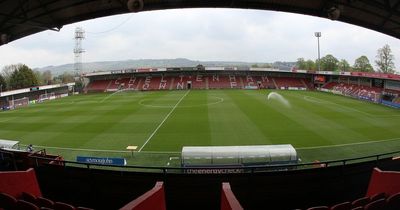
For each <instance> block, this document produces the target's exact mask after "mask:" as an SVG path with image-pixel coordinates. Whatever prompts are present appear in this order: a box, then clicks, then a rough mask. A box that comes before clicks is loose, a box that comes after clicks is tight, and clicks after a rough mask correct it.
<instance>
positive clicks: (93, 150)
mask: <svg viewBox="0 0 400 210" xmlns="http://www.w3.org/2000/svg"><path fill="white" fill-rule="evenodd" d="M21 146H27V145H25V144H21ZM33 146H34V147H38V148H44V149H59V150H72V151H74V150H75V151H86V152H116V153H117V152H118V153H121V152H123V153H131V151H125V150H108V149H80V148H69V147H48V146H41V145H33Z"/></svg>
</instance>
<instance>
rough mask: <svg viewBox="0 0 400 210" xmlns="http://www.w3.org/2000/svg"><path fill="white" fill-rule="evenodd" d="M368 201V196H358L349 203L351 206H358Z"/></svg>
mask: <svg viewBox="0 0 400 210" xmlns="http://www.w3.org/2000/svg"><path fill="white" fill-rule="evenodd" d="M369 202H370V199H369V197H362V198H359V199H357V200H355V201H353V202H352V203H351V206H352V207H353V208H356V207H360V206H361V207H364V206H365V205H367V204H368V203H369Z"/></svg>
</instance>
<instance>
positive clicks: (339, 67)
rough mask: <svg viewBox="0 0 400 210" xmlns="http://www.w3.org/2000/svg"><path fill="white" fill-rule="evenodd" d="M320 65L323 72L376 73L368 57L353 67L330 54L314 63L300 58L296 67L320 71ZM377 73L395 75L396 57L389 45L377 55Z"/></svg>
mask: <svg viewBox="0 0 400 210" xmlns="http://www.w3.org/2000/svg"><path fill="white" fill-rule="evenodd" d="M318 64H319V65H320V70H321V71H357V72H375V69H374V68H373V67H372V65H371V63H370V61H369V59H368V57H367V56H365V55H362V56H360V57H358V58H357V59H356V60H355V61H354V64H353V66H350V64H349V62H348V61H347V60H346V59H340V60H338V59H337V58H335V57H334V56H333V55H331V54H328V55H326V56H324V57H322V58H321V59H320V60H318V59H317V60H316V61H313V60H311V59H308V60H305V59H304V58H298V59H297V62H296V67H297V68H298V69H303V70H318ZM375 64H376V67H377V69H376V71H377V72H381V73H394V72H395V65H394V56H393V54H392V50H391V49H390V46H389V45H387V44H386V45H384V46H383V47H382V48H379V49H378V51H377V55H376V60H375Z"/></svg>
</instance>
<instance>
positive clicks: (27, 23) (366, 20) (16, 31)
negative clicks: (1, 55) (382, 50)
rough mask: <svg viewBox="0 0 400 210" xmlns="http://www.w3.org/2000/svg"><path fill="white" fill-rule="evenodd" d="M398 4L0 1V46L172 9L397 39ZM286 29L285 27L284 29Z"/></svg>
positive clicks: (378, 0) (338, 0)
mask: <svg viewBox="0 0 400 210" xmlns="http://www.w3.org/2000/svg"><path fill="white" fill-rule="evenodd" d="M399 5H400V0H332V1H326V0H73V1H72V0H24V1H20V0H2V1H0V45H2V44H6V43H8V42H10V41H14V40H16V39H19V38H22V37H24V36H28V35H31V34H34V33H37V32H40V31H44V30H56V31H57V30H60V29H61V28H62V27H63V26H64V25H66V24H70V23H74V22H79V21H83V20H88V19H93V18H98V17H104V16H110V15H116V14H122V13H129V12H141V11H150V10H161V9H176V8H206V7H212V8H215V7H219V8H243V9H262V10H275V11H284V12H293V13H300V14H307V15H313V16H318V17H323V18H329V19H332V20H338V21H343V22H347V23H351V24H355V25H359V26H362V27H365V28H369V29H372V30H375V31H379V32H382V33H385V34H388V35H391V36H393V37H396V38H400V6H399ZM288 27H289V26H288Z"/></svg>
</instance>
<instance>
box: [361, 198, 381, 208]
mask: <svg viewBox="0 0 400 210" xmlns="http://www.w3.org/2000/svg"><path fill="white" fill-rule="evenodd" d="M385 206H386V201H385V199H379V200H376V201H372V202H371V203H369V204H367V205H366V206H365V207H364V209H365V210H383V209H385Z"/></svg>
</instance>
